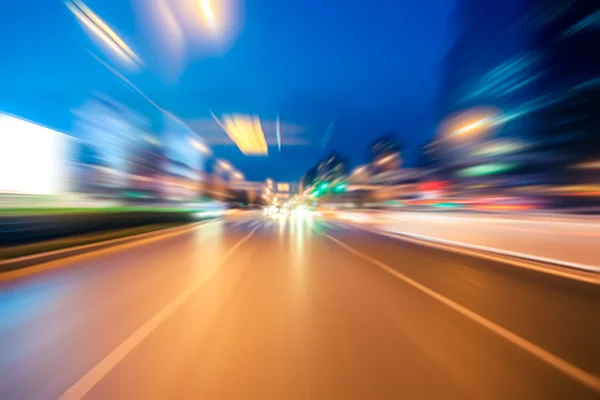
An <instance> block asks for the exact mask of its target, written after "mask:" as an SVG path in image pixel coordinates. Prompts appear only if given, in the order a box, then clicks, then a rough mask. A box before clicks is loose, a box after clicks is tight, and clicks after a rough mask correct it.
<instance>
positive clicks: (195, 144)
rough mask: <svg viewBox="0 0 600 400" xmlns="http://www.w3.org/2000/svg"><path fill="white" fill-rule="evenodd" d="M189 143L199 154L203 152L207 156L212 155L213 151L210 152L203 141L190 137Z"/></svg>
mask: <svg viewBox="0 0 600 400" xmlns="http://www.w3.org/2000/svg"><path fill="white" fill-rule="evenodd" d="M188 142H189V143H190V145H191V146H192V147H193V148H194V149H196V150H198V151H199V152H201V153H203V154H205V155H207V156H209V155H211V154H212V151H211V150H210V148H209V147H208V146H207V145H206V144H204V143H202V142H201V141H199V140H197V139H194V138H192V137H190V138H188Z"/></svg>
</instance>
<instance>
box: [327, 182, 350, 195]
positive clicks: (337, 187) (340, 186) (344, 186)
mask: <svg viewBox="0 0 600 400" xmlns="http://www.w3.org/2000/svg"><path fill="white" fill-rule="evenodd" d="M346 189H348V184H347V183H346V182H340V183H338V184H337V185H335V186H334V187H333V189H331V191H332V192H333V193H344V192H345V191H346Z"/></svg>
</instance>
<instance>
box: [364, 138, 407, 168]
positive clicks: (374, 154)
mask: <svg viewBox="0 0 600 400" xmlns="http://www.w3.org/2000/svg"><path fill="white" fill-rule="evenodd" d="M401 147H402V146H401V144H400V142H399V141H398V139H396V137H395V135H394V134H392V133H386V134H384V135H381V136H380V137H378V138H377V139H375V140H374V141H373V142H372V143H371V145H370V146H369V147H368V149H367V151H368V154H367V160H368V162H369V164H370V168H371V169H372V170H373V172H374V173H379V172H384V171H390V170H394V169H397V168H400V165H401V164H402V158H401V153H400V151H401Z"/></svg>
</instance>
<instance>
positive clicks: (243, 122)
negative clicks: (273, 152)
mask: <svg viewBox="0 0 600 400" xmlns="http://www.w3.org/2000/svg"><path fill="white" fill-rule="evenodd" d="M214 118H215V120H216V121H217V122H218V123H219V125H220V126H221V128H223V130H225V132H226V133H227V136H229V138H230V139H231V140H232V141H233V142H234V143H235V144H236V145H237V146H238V148H239V149H240V151H241V152H242V153H244V154H245V155H266V154H268V152H269V150H268V147H267V141H266V140H265V134H264V132H263V130H262V127H261V125H260V119H259V118H258V117H257V116H249V115H238V114H234V115H231V116H230V115H225V116H224V117H223V122H221V121H219V120H218V119H217V118H216V117H214Z"/></svg>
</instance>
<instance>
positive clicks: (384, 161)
mask: <svg viewBox="0 0 600 400" xmlns="http://www.w3.org/2000/svg"><path fill="white" fill-rule="evenodd" d="M396 156H397V154H396V153H394V154H390V155H388V156H385V157H383V158H380V159H379V160H377V161H375V164H377V165H379V166H381V165H385V164H387V163H389V162H390V161H392V160H394V159H395V158H396Z"/></svg>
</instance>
